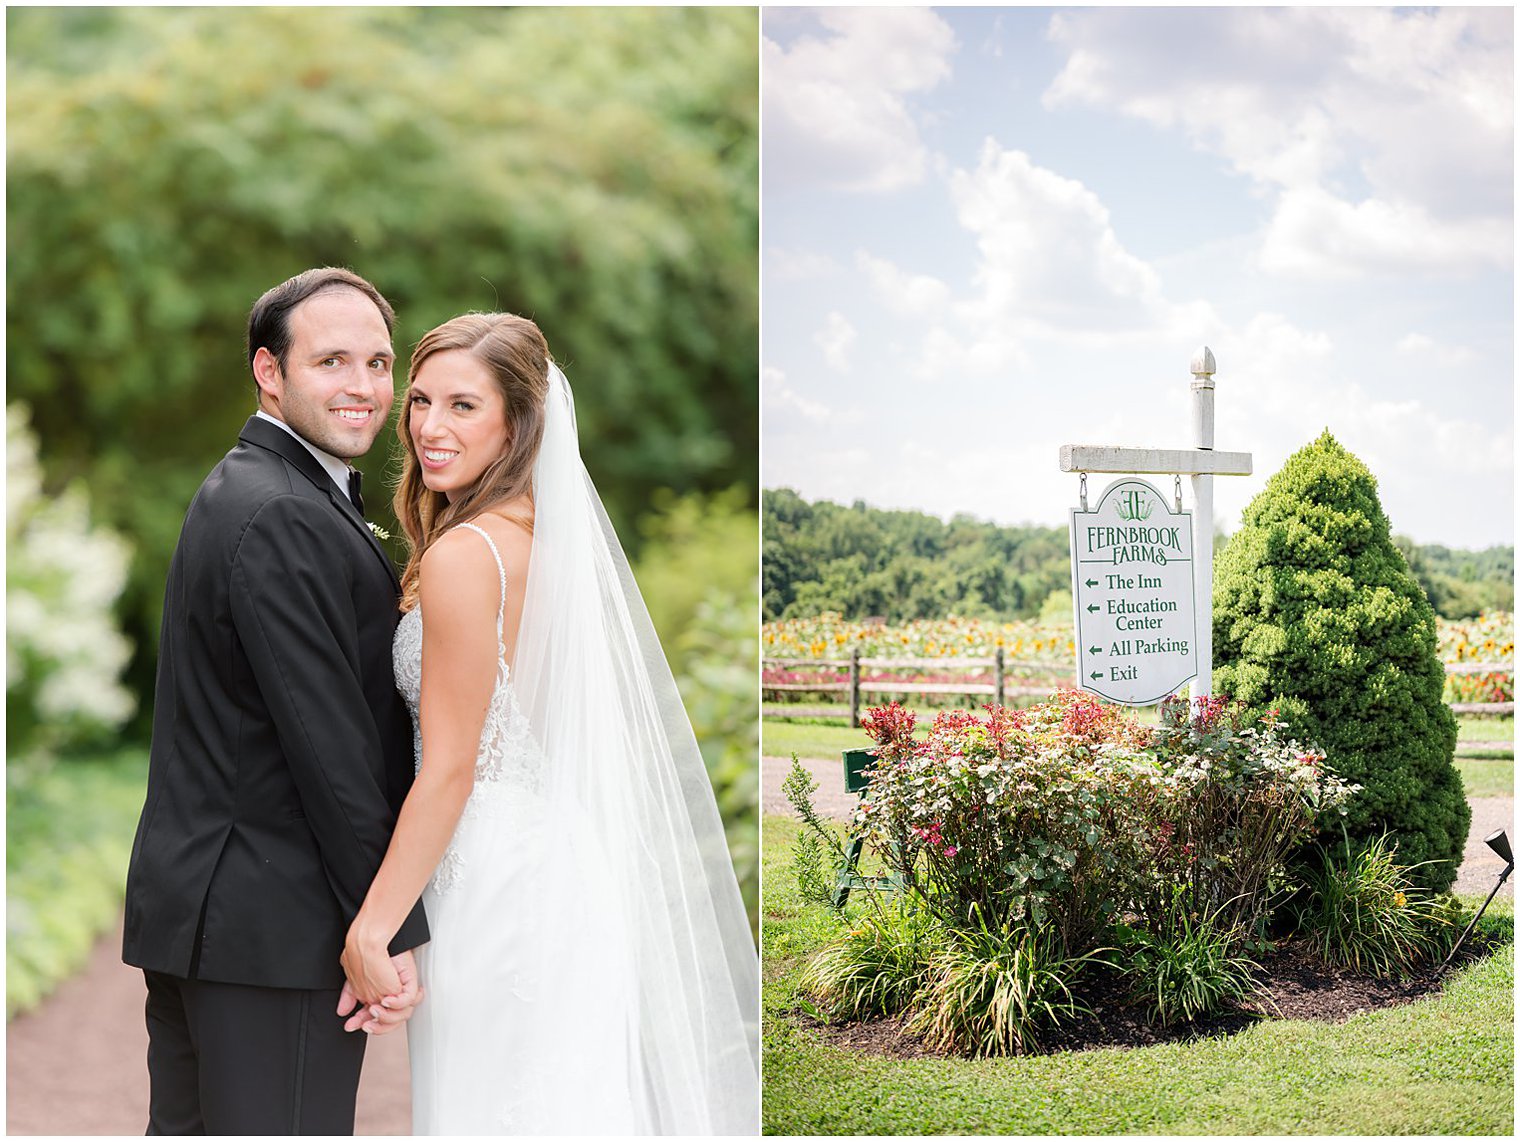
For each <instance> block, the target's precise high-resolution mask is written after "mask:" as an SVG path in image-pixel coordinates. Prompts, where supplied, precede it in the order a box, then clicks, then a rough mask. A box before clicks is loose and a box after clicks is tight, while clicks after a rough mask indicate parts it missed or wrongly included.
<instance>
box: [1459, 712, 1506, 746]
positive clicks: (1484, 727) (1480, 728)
mask: <svg viewBox="0 0 1520 1142" xmlns="http://www.w3.org/2000/svg"><path fill="white" fill-rule="evenodd" d="M1457 737H1458V739H1459V740H1461V741H1478V742H1512V741H1514V740H1515V718H1514V715H1513V714H1511V715H1510V716H1509V717H1506V718H1475V717H1472V716H1470V715H1463V716H1462V717H1459V718H1458V719H1457Z"/></svg>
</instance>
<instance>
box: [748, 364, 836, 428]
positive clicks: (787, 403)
mask: <svg viewBox="0 0 1520 1142" xmlns="http://www.w3.org/2000/svg"><path fill="white" fill-rule="evenodd" d="M760 391H761V394H762V396H763V397H764V404H765V407H766V408H767V409H768V410H772V411H774V412H796V413H800V414H801V415H802V416H803V417H804V418H805V419H807V420H811V421H816V422H819V423H823V422H826V421H828V420H830V419H831V418H832V417H833V413H832V411H831V410H830V409H829V407H828V405H825V404H822V403H820V402H818V401H815V400H809V399H808V398H807V397H805V396H803V395H802V394H800V393H799V392H797V391H796V390H795V389H793V388H792V387H791V386H790V385H789V384H788V383H787V379H786V374H785V373H784V372H782V371H781V370H780V369H776V368H772V367H769V366H767V367H766V368H763V369H761V370H760Z"/></svg>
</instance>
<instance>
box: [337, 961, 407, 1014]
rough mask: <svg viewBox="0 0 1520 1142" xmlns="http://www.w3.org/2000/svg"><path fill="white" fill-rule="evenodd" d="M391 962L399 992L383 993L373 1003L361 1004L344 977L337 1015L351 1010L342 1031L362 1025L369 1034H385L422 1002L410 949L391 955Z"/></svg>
mask: <svg viewBox="0 0 1520 1142" xmlns="http://www.w3.org/2000/svg"><path fill="white" fill-rule="evenodd" d="M391 963H392V964H394V965H395V967H396V974H397V975H398V976H399V977H400V979H401V992H400V994H398V995H387V996H385V997H384V998H383V999H381V1001H380V1003H379V1004H377V1005H375V1006H371V1007H366V1006H364V1005H362V1004H360V1003H359V997H358V996H357V995H355V994H354V989H353V985H352V984H350V983H349V982H348V981H347V980H344V981H343V993H342V994H341V995H340V996H339V997H338V1014H339V1015H349V1012H350V1011H352V1012H353V1014H352V1015H349V1018H348V1021H347V1022H346V1023H344V1024H343V1030H345V1031H358V1030H360V1029H361V1028H362V1029H363V1030H364V1031H365V1032H367V1033H368V1034H370V1035H386V1034H389V1033H390V1032H392V1031H394V1030H395V1029H396V1028H397V1027H400V1026H401V1024H403V1023H405V1022H406V1021H407V1020H408V1019H410V1018H411V1017H412V1009H413V1008H415V1007H416V1006H417V1004H419V1003H421V1002H422V995H423V991H422V983H421V981H420V980H419V979H418V976H417V963H416V960H415V959H414V958H413V956H412V953H411V952H410V951H406V952H402V953H401V954H400V955H399V956H392V957H391ZM355 1008H357V1010H355Z"/></svg>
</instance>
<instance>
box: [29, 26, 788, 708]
mask: <svg viewBox="0 0 1520 1142" xmlns="http://www.w3.org/2000/svg"><path fill="white" fill-rule="evenodd" d="M6 18H7V32H8V77H7V83H8V98H9V115H8V124H7V126H8V132H7V150H8V155H7V157H8V163H9V166H8V191H9V199H8V231H9V232H8V238H9V244H8V246H9V256H8V269H9V274H10V281H9V285H10V288H9V305H8V311H7V334H8V345H9V348H8V366H9V386H10V387H9V395H10V397H11V399H18V398H19V399H22V400H25V401H26V402H27V403H28V404H30V405H31V407H32V410H33V422H34V424H35V426H36V429H37V431H38V434H39V436H40V438H41V440H42V452H43V458H44V463H45V465H46V470H47V475H48V478H49V480H50V481H51V482H52V483H53V484H54V485H55V486H56V485H57V484H61V483H62V482H64V481H65V480H66V479H67V478H68V477H70V476H73V475H78V474H84V475H86V476H88V477H89V481H90V485H91V489H92V491H93V493H94V495H95V498H96V510H97V512H98V514H99V515H100V517H101V518H103V519H104V520H105V521H108V522H109V523H111V524H112V525H113V526H114V527H116V528H117V529H118V530H119V531H121V532H123V533H124V534H126V535H127V536H129V537H130V538H132V539H133V540H134V541H135V542H136V544H137V546H138V558H137V560H136V563H135V565H134V568H133V575H132V581H131V584H130V586H129V589H128V592H127V598H126V602H125V606H124V610H123V616H122V617H123V619H124V621H125V625H126V632H127V634H128V636H129V637H130V638H131V639H132V640H133V642H134V643H136V644H137V645H138V647H139V648H140V650H139V654H138V658H137V660H136V661H135V663H134V666H133V670H132V676H131V677H132V681H133V683H134V686H135V688H136V689H138V690H139V691H140V692H141V691H143V690H144V688H145V687H146V686H150V685H151V658H152V651H153V648H154V646H155V644H156V639H157V625H158V614H159V608H160V605H161V600H160V597H159V596H160V595H161V592H162V586H163V580H164V573H165V571H166V569H167V565H168V559H169V555H170V553H171V552H172V550H173V546H174V542H175V539H176V538H177V535H178V530H179V525H180V521H181V519H182V518H183V513H184V509H185V506H186V505H187V504H188V502H189V499H190V497H191V495H193V493H194V490H195V488H196V487H197V486H198V484H199V482H200V480H201V478H202V477H203V476H204V475H205V472H206V470H207V469H208V468H209V467H210V466H211V464H213V463H214V462H215V461H216V460H217V459H218V458H219V457H220V456H221V455H222V454H223V453H224V452H225V451H226V450H227V449H228V448H229V447H231V445H232V444H233V443H234V440H235V437H236V433H237V430H238V428H239V426H240V425H241V423H242V421H243V420H244V419H245V418H246V417H247V416H248V415H249V413H250V412H251V411H252V408H253V396H252V393H253V390H252V382H251V380H250V379H249V377H248V374H247V367H246V364H245V363H244V358H243V350H242V339H243V334H244V323H245V322H246V318H247V312H248V309H249V307H250V305H251V304H252V303H253V301H254V300H255V299H256V298H257V297H258V296H259V294H260V293H261V292H263V291H264V290H265V289H267V288H268V287H269V286H271V285H274V284H276V283H277V282H279V281H282V280H284V279H285V278H286V277H289V276H290V275H291V274H294V273H297V272H299V271H300V270H302V269H305V268H307V267H309V266H312V265H321V264H325V263H331V264H340V265H348V266H351V267H353V268H354V269H356V270H358V271H359V272H360V273H362V274H364V275H365V276H366V277H368V278H370V279H371V280H372V281H374V282H375V283H376V284H377V285H378V286H379V287H380V288H381V289H382V291H383V292H384V293H385V294H386V296H387V297H388V298H389V299H390V300H391V302H392V303H393V304H394V305H395V307H396V310H397V313H398V315H399V326H398V329H397V336H396V342H397V348H398V351H399V352H400V353H401V356H402V359H403V361H404V360H405V357H406V350H407V349H408V348H409V347H410V346H411V345H412V344H415V342H416V341H417V339H418V338H420V337H421V335H422V334H423V333H424V332H426V330H427V329H429V328H430V327H432V326H433V325H435V324H437V323H439V322H440V321H442V320H444V319H446V318H448V317H451V316H453V315H454V314H457V313H461V312H464V311H466V310H471V309H477V310H481V309H484V310H489V309H498V308H500V309H506V310H511V311H514V312H519V313H523V314H526V315H528V316H531V317H533V318H535V319H536V320H538V321H539V322H540V323H541V324H542V326H543V328H544V330H545V333H546V335H547V336H548V339H549V343H550V346H551V347H552V348H553V349H554V351H555V353H556V356H557V357H559V358H560V359H561V361H562V363H563V364H564V365H565V369H566V373H567V374H568V376H569V377H570V379H571V382H572V384H573V385H574V386H575V388H576V394H577V407H578V412H579V418H580V424H581V431H582V436H583V439H584V440H585V441H587V442H588V444H587V447H586V459H587V466H588V467H589V468H590V469H591V473H592V476H593V477H594V478H595V479H596V480H597V483H598V486H599V488H600V489H601V491H602V494H603V497H604V499H605V500H606V502H607V505H608V510H609V512H610V514H612V516H613V519H614V522H615V523H616V524H617V525H618V526H619V530H620V532H621V534H622V535H623V536H624V537H625V540H627V541H628V542H629V543H630V546H634V547H636V539H637V535H638V532H637V529H636V527H635V521H636V519H637V517H638V516H640V515H642V514H643V513H644V512H645V511H646V510H647V508H648V506H649V504H650V503H651V500H652V497H653V496H654V493H655V491H656V489H660V488H670V489H674V490H676V491H678V492H686V491H693V490H702V491H716V490H718V489H723V488H728V487H731V486H733V485H736V484H737V485H739V486H741V487H743V488H745V489H746V494H747V496H748V498H749V502H750V503H753V496H754V490H753V481H754V472H755V467H756V454H757V394H756V380H755V378H756V376H757V364H756V354H757V337H756V330H757V301H756V290H757V279H758V275H757V268H756V266H757V263H756V256H757V236H758V179H757V171H758V157H757V154H758V140H757V121H758V106H757V90H758V87H757V84H758V76H757V60H758V51H757V43H756V37H757V24H756V17H755V13H754V11H753V10H752V9H749V10H746V9H702V8H692V9H651V8H628V9H606V8H586V9H573V8H571V9H566V8H555V9H499V8H474V9H428V8H228V9H195V8H182V9H163V8H159V9H133V8H121V9H19V10H18V9H12V10H10V11H8V12H7V14H6ZM388 451H389V450H388V449H385V448H376V449H375V450H374V452H373V453H372V454H371V455H370V457H368V458H367V459H366V460H365V461H364V462H363V464H362V466H363V467H364V468H365V469H366V474H367V475H369V476H370V477H371V479H372V486H373V481H374V479H375V478H376V477H379V476H381V475H382V474H383V469H384V468H385V467H386V458H387V454H388ZM386 510H388V509H386ZM372 514H373V515H375V516H376V517H377V518H378V521H379V522H380V523H382V524H386V523H387V520H386V519H385V518H384V513H383V512H374V513H372ZM390 530H392V531H393V532H395V531H396V529H394V528H390ZM144 705H145V706H146V703H144ZM139 726H140V727H141V723H139Z"/></svg>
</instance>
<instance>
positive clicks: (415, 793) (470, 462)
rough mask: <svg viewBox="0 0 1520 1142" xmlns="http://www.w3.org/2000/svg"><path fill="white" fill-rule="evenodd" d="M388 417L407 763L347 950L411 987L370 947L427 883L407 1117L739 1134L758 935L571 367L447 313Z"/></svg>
mask: <svg viewBox="0 0 1520 1142" xmlns="http://www.w3.org/2000/svg"><path fill="white" fill-rule="evenodd" d="M397 427H398V435H399V436H400V438H401V442H402V447H403V469H402V476H401V482H400V486H399V488H398V490H397V492H396V498H395V508H396V515H397V517H398V518H399V519H400V521H401V524H402V527H403V528H404V529H405V531H406V535H407V540H408V543H409V546H410V550H411V554H410V559H409V561H408V563H407V566H406V570H405V573H404V575H403V577H402V609H403V610H404V611H405V612H406V613H405V614H404V615H403V617H402V620H401V625H400V626H399V627H398V628H397V631H396V641H395V672H396V684H397V686H398V687H399V688H400V690H401V692H402V694H403V695H404V696H405V698H406V700H407V702H408V704H409V706H410V708H411V711H412V718H413V725H414V727H415V730H416V737H415V741H416V758H417V766H418V770H417V779H416V782H415V784H414V785H413V786H412V789H411V792H410V794H409V795H408V796H407V799H406V803H405V805H404V806H403V807H402V810H401V813H400V816H399V819H398V821H397V824H396V830H395V833H394V835H393V837H392V839H391V843H390V848H389V850H388V851H387V853H386V857H385V861H384V863H383V865H382V866H381V868H380V871H379V873H378V874H377V875H376V877H375V880H374V882H373V884H372V885H371V887H370V890H369V893H368V895H367V896H366V898H365V900H364V903H363V906H362V907H361V908H360V910H359V913H358V915H357V916H356V918H355V919H354V922H353V925H352V927H351V928H350V930H349V933H348V940H347V945H346V947H345V951H344V954H343V966H344V971H345V973H346V974H347V976H348V980H349V988H350V990H351V992H352V993H353V994H354V995H356V996H357V997H358V998H359V999H360V1000H361V1001H363V1002H364V1003H366V1004H369V1005H371V1006H372V1010H374V1011H375V1012H376V1013H377V1014H380V1013H383V1009H382V1008H381V1005H382V1004H385V1005H386V1006H393V1005H395V1004H397V1003H399V1002H404V1000H400V999H398V998H397V997H398V996H400V995H402V994H403V987H402V982H401V981H400V980H399V979H398V977H397V975H396V971H395V968H394V966H393V965H392V963H391V961H390V959H389V957H388V955H387V952H386V946H387V944H388V943H389V941H390V938H391V936H392V935H393V934H394V932H395V931H396V929H397V928H398V927H399V925H400V923H401V921H402V919H403V918H404V917H405V916H406V914H407V912H408V910H409V909H410V908H411V907H412V905H413V903H414V902H415V901H416V899H417V897H418V895H419V894H421V896H422V899H423V902H424V906H425V908H426V911H427V915H428V920H429V925H430V928H431V930H432V942H431V943H430V944H429V945H426V946H425V947H423V948H422V949H420V950H419V952H418V956H417V962H418V974H419V976H420V977H421V978H420V983H421V985H422V990H423V995H424V998H423V1000H422V1002H421V1003H420V1004H419V1005H418V1006H417V1008H416V1011H415V1013H414V1015H413V1017H412V1019H411V1023H410V1027H409V1031H408V1040H409V1047H410V1053H411V1070H412V1100H413V1104H412V1124H413V1130H414V1132H416V1133H418V1134H503V1133H507V1134H649V1133H656V1134H750V1135H753V1134H755V1133H757V1132H758V1124H759V1091H758V1046H757V1030H758V1011H757V1009H758V983H757V968H756V957H755V951H754V945H753V943H752V942H751V939H750V933H749V927H748V924H747V922H746V920H745V916H744V911H743V908H742V905H741V904H740V900H739V893H738V887H737V884H736V882H735V879H734V873H733V867H732V865H731V864H730V862H729V858H728V851H727V848H726V846H725V844H724V839H723V830H722V824H721V822H720V820H719V817H718V813H717V807H716V805H715V803H714V800H713V794H712V789H711V786H710V785H709V783H708V779H707V773H706V770H705V768H704V767H703V764H702V757H701V754H700V753H699V752H698V750H697V746H696V741H695V739H694V738H693V736H692V731H691V726H690V723H689V722H688V721H687V718H686V715H685V711H684V710H683V708H682V706H681V704H680V698H679V695H678V694H677V692H676V688H675V684H674V682H673V680H672V678H671V674H670V668H669V666H668V665H667V664H666V661H665V657H664V654H663V652H662V651H661V650H660V645H659V642H658V641H657V640H656V637H655V633H654V630H653V627H652V626H651V624H650V622H649V616H648V613H647V611H646V610H645V609H644V604H643V600H642V598H641V597H640V595H639V591H638V587H637V586H636V585H635V584H634V581H633V578H632V576H631V574H630V573H629V569H628V563H627V560H626V559H625V557H624V555H623V551H622V548H621V546H620V545H619V543H618V540H617V536H616V535H615V534H614V532H613V530H612V527H611V525H610V524H609V522H608V520H607V517H606V514H605V512H604V511H603V510H602V504H601V500H600V499H599V498H598V496H597V494H596V490H595V488H594V487H593V486H592V483H591V481H590V478H589V477H588V476H587V474H586V470H585V468H584V466H583V465H582V463H581V458H580V450H579V446H578V444H577V441H576V429H575V408H574V404H573V401H572V398H571V394H570V387H569V384H568V383H567V381H566V380H565V375H564V373H562V372H561V371H560V369H559V367H558V366H557V365H555V364H554V362H553V360H552V358H551V357H550V356H549V349H548V345H547V344H546V343H545V341H544V337H543V334H542V333H541V332H540V331H539V329H538V327H537V326H536V325H534V324H533V322H531V321H528V320H526V319H525V318H521V317H515V316H512V315H510V314H467V315H465V316H462V317H456V318H454V319H453V320H452V321H449V322H446V323H445V324H443V325H441V326H439V327H438V328H436V329H434V330H433V331H432V332H430V333H428V334H427V335H426V336H425V337H424V338H423V339H422V341H421V342H420V343H419V344H418V346H417V350H416V352H415V354H414V356H413V358H412V365H411V373H410V377H409V388H408V391H407V394H406V400H405V405H404V409H403V412H402V416H401V419H400V422H399V424H398V426H397ZM424 615H425V616H426V618H425V619H424ZM374 1026H378V1025H374Z"/></svg>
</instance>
